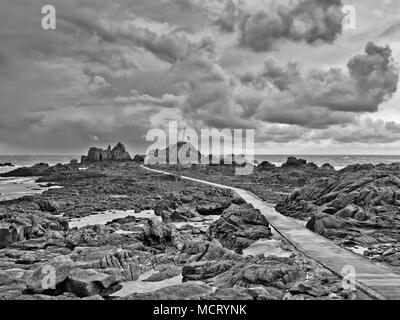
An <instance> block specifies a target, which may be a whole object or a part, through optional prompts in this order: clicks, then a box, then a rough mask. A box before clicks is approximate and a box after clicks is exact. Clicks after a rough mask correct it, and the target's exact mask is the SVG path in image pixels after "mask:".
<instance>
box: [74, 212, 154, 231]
mask: <svg viewBox="0 0 400 320" xmlns="http://www.w3.org/2000/svg"><path fill="white" fill-rule="evenodd" d="M126 217H136V218H158V219H160V221H161V217H157V216H156V215H155V214H154V211H153V210H145V211H142V212H135V210H127V211H120V210H111V211H105V212H104V213H98V214H92V215H90V216H86V217H83V218H76V219H71V220H70V221H69V227H70V228H75V227H77V228H78V229H79V228H83V227H86V226H91V225H97V224H100V225H105V224H106V223H107V222H111V221H113V220H115V219H121V218H126Z"/></svg>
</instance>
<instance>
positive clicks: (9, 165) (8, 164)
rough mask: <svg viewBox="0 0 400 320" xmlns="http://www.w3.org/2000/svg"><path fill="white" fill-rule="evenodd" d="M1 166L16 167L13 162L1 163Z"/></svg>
mask: <svg viewBox="0 0 400 320" xmlns="http://www.w3.org/2000/svg"><path fill="white" fill-rule="evenodd" d="M0 167H15V166H14V165H13V164H12V163H11V162H5V163H0Z"/></svg>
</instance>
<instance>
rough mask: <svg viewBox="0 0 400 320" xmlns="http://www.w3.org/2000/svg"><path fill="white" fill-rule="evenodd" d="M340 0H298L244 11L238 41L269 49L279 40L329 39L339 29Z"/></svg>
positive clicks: (340, 29)
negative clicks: (267, 7) (286, 4)
mask: <svg viewBox="0 0 400 320" xmlns="http://www.w3.org/2000/svg"><path fill="white" fill-rule="evenodd" d="M341 10H342V2H341V0H300V1H297V3H296V4H294V5H293V4H292V3H291V4H290V5H288V6H285V5H278V6H276V7H275V8H270V9H269V10H268V11H266V10H263V11H259V12H257V13H255V14H247V15H245V17H244V18H243V20H242V21H241V23H240V31H241V35H240V45H241V46H242V47H245V48H249V49H251V50H254V51H271V50H273V49H275V48H276V44H277V43H278V42H281V41H295V42H299V41H305V42H306V43H309V44H312V43H315V42H317V41H321V42H327V43H331V42H333V41H334V40H335V39H336V37H337V36H338V35H339V34H340V33H341V31H342V13H341Z"/></svg>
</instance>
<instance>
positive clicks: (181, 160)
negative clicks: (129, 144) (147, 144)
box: [145, 141, 204, 165]
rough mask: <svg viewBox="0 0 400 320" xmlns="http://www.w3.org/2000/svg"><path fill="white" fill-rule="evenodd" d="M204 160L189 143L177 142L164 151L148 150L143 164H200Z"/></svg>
mask: <svg viewBox="0 0 400 320" xmlns="http://www.w3.org/2000/svg"><path fill="white" fill-rule="evenodd" d="M202 162H204V158H203V156H202V155H201V153H200V151H199V150H197V149H196V148H195V147H194V146H193V145H192V144H191V143H189V142H184V141H179V142H178V143H177V144H175V145H172V146H169V147H167V148H166V149H161V150H159V149H156V150H150V151H149V152H148V153H147V155H146V159H145V163H146V164H149V165H152V164H153V165H154V164H182V165H191V164H201V163H202Z"/></svg>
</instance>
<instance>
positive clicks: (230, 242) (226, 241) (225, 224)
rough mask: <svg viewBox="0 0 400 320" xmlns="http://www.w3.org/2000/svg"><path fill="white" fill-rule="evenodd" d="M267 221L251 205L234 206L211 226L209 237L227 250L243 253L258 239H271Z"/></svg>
mask: <svg viewBox="0 0 400 320" xmlns="http://www.w3.org/2000/svg"><path fill="white" fill-rule="evenodd" d="M271 235H272V234H271V228H270V227H269V223H268V221H267V219H266V218H265V217H264V216H263V215H262V214H261V212H260V211H259V210H256V209H254V208H253V206H252V205H250V204H242V205H235V204H232V205H231V206H230V207H229V208H228V209H226V210H225V211H224V213H223V214H222V216H221V218H220V219H219V220H217V221H216V222H214V223H213V224H211V226H210V228H209V230H208V232H207V236H208V238H209V239H210V240H211V239H218V240H219V241H220V242H221V243H222V245H223V246H224V247H226V248H229V249H232V250H235V251H236V252H238V253H241V252H242V250H243V249H245V248H247V247H248V246H250V245H251V244H253V243H254V242H255V241H257V240H258V239H262V238H264V239H268V238H270V237H271Z"/></svg>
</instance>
